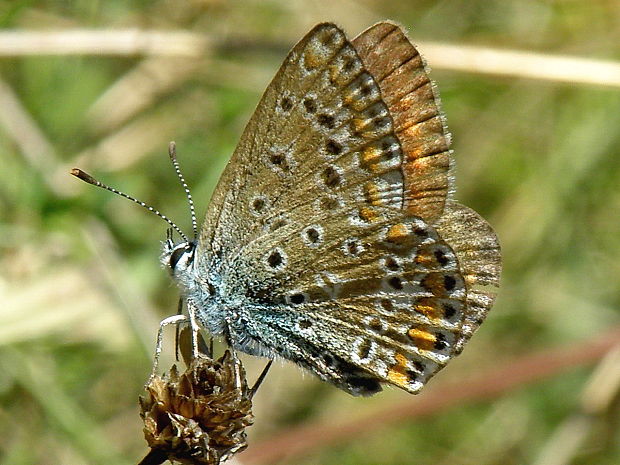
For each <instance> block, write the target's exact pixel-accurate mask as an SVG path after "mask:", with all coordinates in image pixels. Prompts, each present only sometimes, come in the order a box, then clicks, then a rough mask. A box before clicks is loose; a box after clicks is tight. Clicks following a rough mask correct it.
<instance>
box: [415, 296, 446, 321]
mask: <svg viewBox="0 0 620 465" xmlns="http://www.w3.org/2000/svg"><path fill="white" fill-rule="evenodd" d="M413 309H414V311H416V312H418V313H421V314H422V315H424V316H426V317H427V318H430V319H431V320H437V319H439V318H441V317H442V316H443V309H442V308H441V307H440V306H439V305H438V304H437V303H436V302H435V301H434V300H433V299H420V301H419V302H418V303H417V304H415V305H414V307H413Z"/></svg>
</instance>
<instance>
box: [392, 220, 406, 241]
mask: <svg viewBox="0 0 620 465" xmlns="http://www.w3.org/2000/svg"><path fill="white" fill-rule="evenodd" d="M408 237H409V229H408V228H407V226H406V225H404V224H402V223H399V224H395V225H393V226H390V229H389V230H388V232H387V240H388V241H390V242H394V243H397V244H402V243H403V242H405V241H406V240H407V238H408Z"/></svg>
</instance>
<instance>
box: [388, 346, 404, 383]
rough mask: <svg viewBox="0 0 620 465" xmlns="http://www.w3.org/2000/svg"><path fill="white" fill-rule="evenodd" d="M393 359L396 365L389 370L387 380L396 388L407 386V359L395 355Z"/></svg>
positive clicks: (401, 355)
mask: <svg viewBox="0 0 620 465" xmlns="http://www.w3.org/2000/svg"><path fill="white" fill-rule="evenodd" d="M394 358H395V359H396V363H395V364H394V365H392V367H391V368H390V369H389V371H388V374H387V379H388V380H390V382H392V383H394V384H396V385H398V386H407V385H408V384H409V381H410V377H409V375H408V374H407V372H408V371H409V370H408V368H407V358H406V357H405V356H404V355H403V354H396V355H395V356H394Z"/></svg>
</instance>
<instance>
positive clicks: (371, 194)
mask: <svg viewBox="0 0 620 465" xmlns="http://www.w3.org/2000/svg"><path fill="white" fill-rule="evenodd" d="M364 197H366V201H367V202H368V203H369V204H371V205H380V204H381V199H380V197H379V188H378V187H377V185H376V184H375V183H373V182H368V183H366V185H365V186H364Z"/></svg>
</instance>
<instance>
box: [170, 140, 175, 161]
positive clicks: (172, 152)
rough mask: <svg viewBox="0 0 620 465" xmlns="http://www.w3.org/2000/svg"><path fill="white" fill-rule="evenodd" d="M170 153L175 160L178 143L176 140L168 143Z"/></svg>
mask: <svg viewBox="0 0 620 465" xmlns="http://www.w3.org/2000/svg"><path fill="white" fill-rule="evenodd" d="M168 155H170V158H171V159H173V160H175V159H176V157H177V143H176V142H175V141H170V143H169V144H168Z"/></svg>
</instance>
